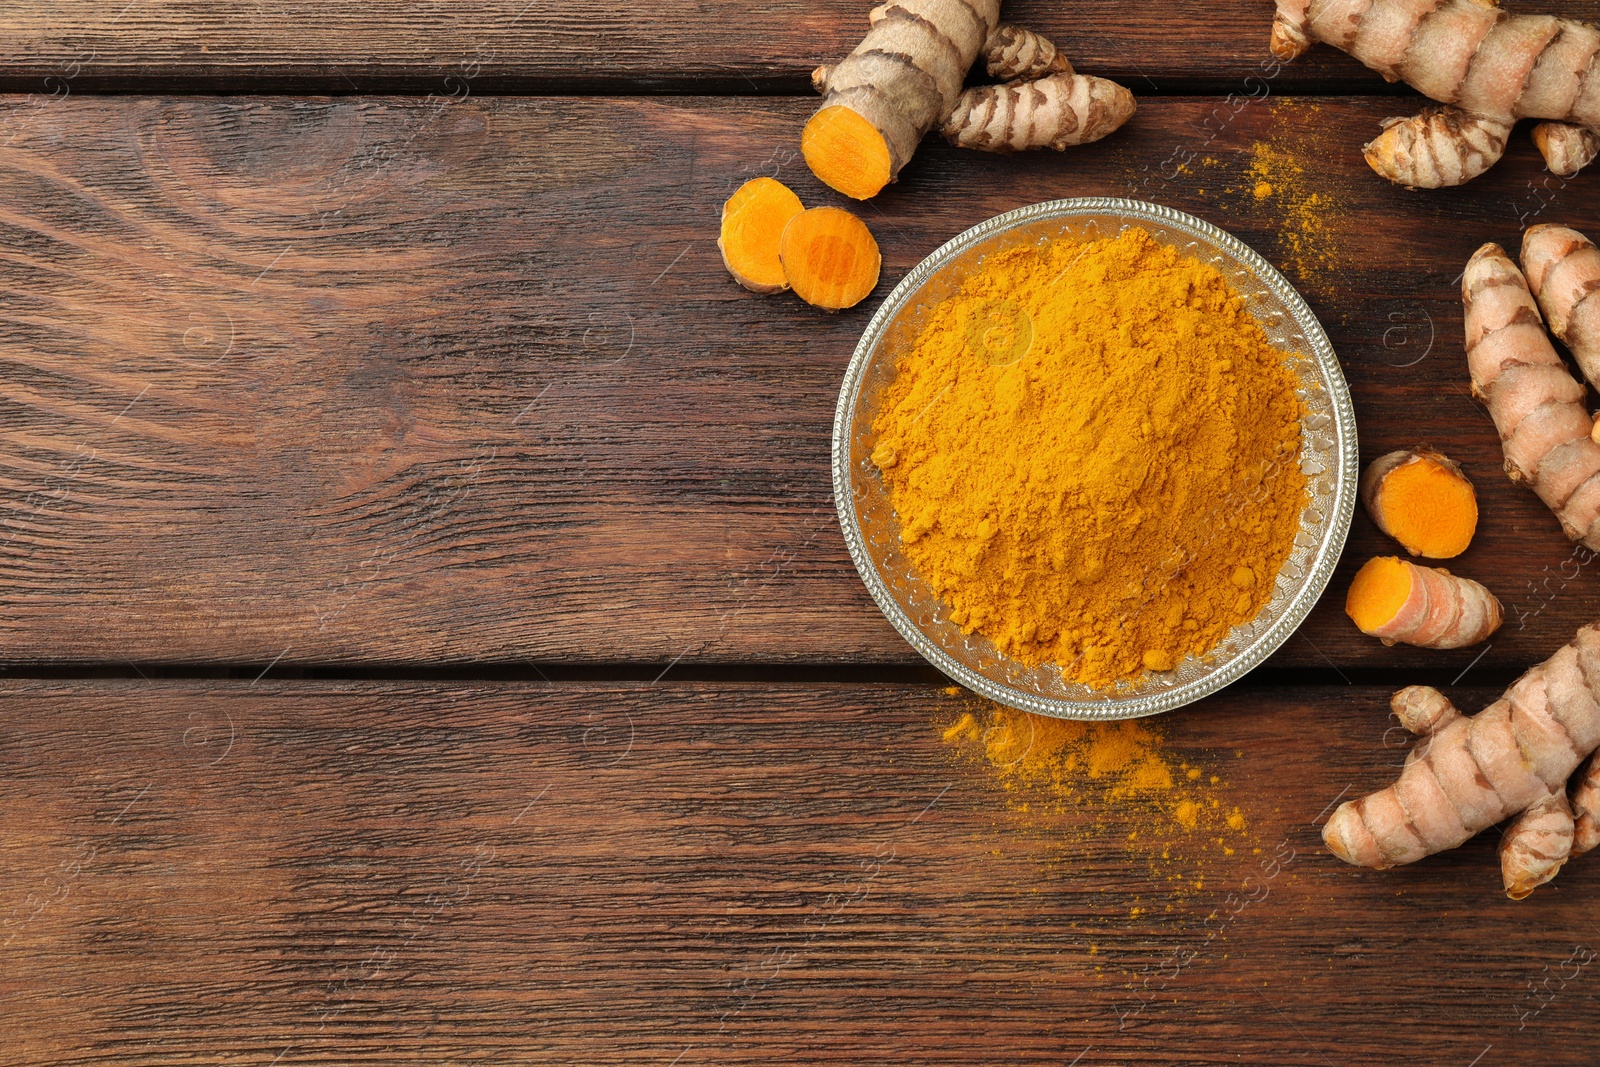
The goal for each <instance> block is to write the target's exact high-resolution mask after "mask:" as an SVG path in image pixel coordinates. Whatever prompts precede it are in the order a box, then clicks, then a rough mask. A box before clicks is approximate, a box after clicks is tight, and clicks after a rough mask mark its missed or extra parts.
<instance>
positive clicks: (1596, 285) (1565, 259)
mask: <svg viewBox="0 0 1600 1067" xmlns="http://www.w3.org/2000/svg"><path fill="white" fill-rule="evenodd" d="M1522 265H1523V267H1524V268H1525V269H1526V270H1527V272H1528V288H1529V290H1531V291H1532V293H1533V296H1534V299H1536V300H1537V301H1538V302H1539V310H1541V311H1543V312H1544V321H1545V323H1546V325H1548V326H1549V327H1550V332H1551V333H1553V334H1555V335H1556V337H1558V338H1559V339H1560V340H1561V341H1562V343H1564V344H1565V345H1566V346H1567V347H1568V348H1570V349H1572V356H1573V358H1574V359H1576V360H1577V361H1578V369H1579V370H1581V371H1583V376H1584V377H1585V378H1587V379H1589V381H1591V382H1600V298H1594V294H1595V292H1596V290H1600V249H1597V248H1595V246H1594V244H1593V243H1592V242H1591V241H1590V240H1589V239H1588V238H1587V237H1585V236H1584V235H1583V234H1581V233H1579V232H1578V231H1577V230H1573V229H1568V228H1567V227H1565V226H1554V225H1550V224H1548V223H1546V224H1543V225H1539V226H1533V227H1530V228H1529V230H1528V232H1527V233H1525V234H1523V235H1522Z"/></svg>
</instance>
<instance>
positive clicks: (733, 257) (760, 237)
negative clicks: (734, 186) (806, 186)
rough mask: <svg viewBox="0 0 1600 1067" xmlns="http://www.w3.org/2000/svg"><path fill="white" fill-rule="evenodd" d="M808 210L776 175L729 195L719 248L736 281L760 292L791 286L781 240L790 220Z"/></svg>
mask: <svg viewBox="0 0 1600 1067" xmlns="http://www.w3.org/2000/svg"><path fill="white" fill-rule="evenodd" d="M804 210H805V208H804V207H803V206H802V205H801V203H800V198H799V197H798V196H796V195H794V192H793V191H792V190H790V188H789V187H788V186H787V185H784V184H783V183H782V182H780V181H777V180H775V179H773V178H752V179H751V180H749V181H747V182H745V183H744V184H743V185H741V186H740V187H739V190H738V191H737V192H735V193H734V194H733V195H732V196H730V197H729V198H728V202H727V203H726V204H724V205H722V233H721V235H720V236H719V237H718V238H717V247H718V248H720V249H721V250H722V263H723V266H725V267H727V268H728V273H729V274H731V275H733V278H734V280H735V281H737V282H738V283H739V284H740V285H742V286H744V287H745V288H746V289H749V290H751V291H753V292H757V293H776V292H779V291H781V290H784V289H787V288H789V283H788V281H787V279H785V277H784V274H783V264H782V263H781V262H780V261H779V259H778V242H779V240H780V239H781V238H782V237H783V229H784V227H785V226H787V225H789V220H790V219H792V218H794V217H795V216H796V215H798V214H800V212H802V211H804Z"/></svg>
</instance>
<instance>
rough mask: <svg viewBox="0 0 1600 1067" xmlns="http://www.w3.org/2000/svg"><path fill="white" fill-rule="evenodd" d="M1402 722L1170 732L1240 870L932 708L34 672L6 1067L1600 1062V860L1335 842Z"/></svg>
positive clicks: (1258, 704) (1317, 719)
mask: <svg viewBox="0 0 1600 1067" xmlns="http://www.w3.org/2000/svg"><path fill="white" fill-rule="evenodd" d="M1383 695H1384V694H1383V693H1381V692H1379V691H1375V690H1373V689H1370V688H1350V687H1338V688H1333V689H1319V688H1300V689H1293V690H1259V689H1248V688H1242V689H1238V690H1236V691H1234V692H1232V693H1231V694H1229V695H1227V696H1224V697H1221V698H1218V699H1214V700H1212V701H1209V702H1208V703H1207V704H1206V706H1205V707H1204V708H1203V709H1200V710H1197V711H1196V712H1194V713H1191V714H1185V715H1178V716H1171V717H1170V718H1168V719H1167V720H1165V721H1163V723H1162V724H1161V729H1162V730H1163V732H1164V735H1165V736H1164V738H1163V739H1162V741H1161V744H1160V751H1161V752H1162V753H1164V754H1165V755H1166V757H1167V758H1168V759H1170V760H1172V761H1173V762H1174V764H1175V765H1176V764H1177V763H1178V761H1180V760H1181V761H1183V762H1185V763H1187V764H1189V765H1191V766H1194V767H1196V768H1198V769H1201V770H1202V771H1204V772H1205V774H1206V775H1208V776H1209V775H1211V774H1216V775H1218V776H1219V777H1220V778H1222V779H1223V782H1222V784H1219V785H1217V786H1213V787H1208V789H1209V791H1210V795H1211V796H1213V797H1215V798H1217V799H1218V800H1219V801H1220V803H1221V804H1222V805H1223V806H1224V807H1227V808H1232V807H1238V808H1239V809H1240V812H1241V814H1242V815H1243V816H1244V817H1245V819H1246V820H1247V828H1246V829H1245V830H1244V831H1243V832H1241V833H1239V834H1237V835H1230V836H1229V837H1228V838H1227V842H1228V844H1229V845H1230V846H1234V852H1233V854H1232V855H1226V854H1224V852H1223V851H1222V848H1221V847H1220V846H1219V845H1218V844H1216V843H1213V842H1212V841H1211V840H1209V839H1206V838H1205V837H1204V836H1203V835H1200V834H1191V833H1187V832H1185V831H1184V830H1183V829H1182V828H1181V827H1180V826H1179V825H1178V823H1176V822H1175V821H1174V820H1173V819H1172V818H1171V817H1170V815H1169V814H1168V812H1167V810H1164V809H1170V807H1171V805H1172V801H1173V799H1174V798H1173V797H1168V796H1165V795H1163V796H1158V797H1157V798H1155V799H1153V800H1137V799H1135V800H1123V801H1116V800H1112V799H1109V798H1107V797H1105V796H1103V795H1096V794H1093V793H1086V794H1084V797H1083V800H1084V801H1086V802H1083V803H1078V804H1073V805H1068V806H1066V807H1054V806H1052V805H1050V804H1049V803H1047V801H1048V796H1047V794H1045V793H1044V792H1043V791H1040V790H1034V791H1029V790H1023V791H1021V792H1007V791H1006V790H1005V789H1004V788H1002V787H1001V785H1000V784H999V783H998V781H997V780H996V778H995V776H994V774H993V772H992V771H991V770H990V769H989V767H988V766H987V765H986V764H984V763H982V762H980V761H976V760H973V759H971V758H970V757H969V756H965V755H963V754H962V753H961V752H960V751H959V750H957V749H952V748H951V747H950V746H948V745H946V744H945V743H944V742H943V741H942V740H941V739H940V730H941V728H942V727H943V726H944V725H946V724H947V723H949V722H950V721H952V720H953V719H955V718H956V717H957V716H958V715H959V714H960V713H961V712H962V711H963V710H964V709H966V708H967V707H969V706H970V704H969V702H968V701H967V700H966V699H964V698H960V697H949V696H946V695H944V694H943V693H942V692H941V690H939V689H938V688H936V687H934V686H895V685H869V686H841V685H805V686H765V685H763V686H748V685H728V686H718V685H709V686H708V685H674V684H670V683H664V684H662V685H659V686H649V685H632V686H617V685H554V686H542V685H535V686H528V685H522V684H513V685H406V684H393V683H373V682H364V683H294V682H291V683H279V682H274V681H272V680H270V679H268V680H264V681H262V682H260V683H258V684H255V685H251V684H250V683H248V682H237V683H231V684H221V683H218V684H213V685H209V686H206V687H204V688H196V687H194V686H193V685H191V684H189V683H181V682H173V683H159V682H158V683H144V682H140V681H138V680H134V681H132V682H99V683H75V682H69V683H59V682H58V683H37V682H36V683H19V682H13V683H7V684H5V685H4V686H0V742H3V743H0V816H3V819H4V823H5V826H6V834H5V840H4V844H3V846H0V882H3V884H4V887H5V896H4V897H3V898H0V923H3V926H0V930H3V931H4V933H3V934H0V943H3V944H4V946H5V947H4V948H3V949H0V952H3V953H4V957H3V958H4V959H5V961H6V963H5V966H4V967H3V968H0V1002H3V1003H4V1005H5V1018H6V1038H7V1040H6V1041H5V1042H4V1044H3V1045H0V1063H4V1064H8V1065H10V1064H18V1065H20V1064H30V1065H31V1064H43V1063H51V1064H60V1063H96V1064H119V1065H121V1064H127V1065H133V1064H178V1063H252V1064H267V1063H277V1064H279V1065H282V1067H288V1065H296V1064H316V1063H402V1062H406V1063H409V1062H423V1063H467V1062H480V1061H481V1062H491V1063H617V1064H621V1063H630V1064H633V1063H640V1064H647V1063H656V1064H669V1063H678V1064H680V1065H685V1064H704V1063H728V1064H755V1063H771V1062H775V1061H783V1062H790V1063H804V1064H812V1063H815V1064H822V1063H884V1064H902V1063H904V1064H913V1063H949V1064H972V1063H1019V1062H1020V1063H1039V1064H1045V1063H1051V1064H1066V1063H1072V1062H1077V1063H1079V1064H1081V1065H1084V1067H1089V1065H1097V1064H1110V1063H1161V1064H1211V1063H1260V1064H1275V1065H1282V1064H1308V1065H1311V1064H1339V1065H1343V1064H1388V1063H1397V1062H1407V1063H1409V1062H1419V1063H1422V1062H1426V1063H1446V1064H1462V1065H1465V1064H1469V1063H1473V1062H1477V1063H1478V1064H1480V1067H1491V1065H1495V1064H1529V1063H1542V1064H1549V1065H1557V1064H1560V1065H1565V1064H1573V1065H1580V1064H1583V1065H1587V1064H1591V1063H1593V1062H1594V1060H1593V1053H1594V1048H1595V1044H1594V1036H1593V1019H1594V1016H1595V1013H1596V1011H1600V983H1597V982H1596V979H1595V971H1594V967H1595V966H1596V965H1595V964H1594V963H1593V962H1592V960H1593V957H1594V951H1595V950H1594V946H1596V945H1597V943H1600V930H1597V929H1596V926H1595V920H1594V908H1593V906H1592V905H1593V900H1594V897H1595V894H1596V893H1600V865H1597V864H1596V863H1595V862H1594V860H1593V859H1590V860H1579V861H1575V862H1574V863H1573V864H1572V865H1571V866H1570V867H1569V869H1568V870H1567V871H1565V872H1563V874H1562V875H1561V878H1560V879H1559V880H1558V882H1557V883H1556V885H1555V886H1554V887H1552V888H1550V889H1546V890H1541V891H1540V892H1539V893H1537V894H1536V895H1535V896H1534V897H1532V898H1530V899H1529V900H1527V901H1524V902H1521V903H1513V902H1510V901H1508V900H1506V899H1505V897H1504V896H1503V895H1501V893H1500V892H1499V888H1498V876H1499V871H1498V865H1497V863H1496V860H1495V857H1494V853H1493V847H1492V846H1493V844H1494V841H1493V837H1494V835H1493V834H1489V835H1486V836H1485V838H1484V839H1481V840H1479V841H1475V842H1473V843H1472V844H1470V845H1468V846H1466V847H1464V848H1462V849H1459V850H1457V851H1456V852H1453V853H1451V854H1449V855H1446V856H1441V857H1437V858H1434V859H1431V860H1428V861H1426V862H1424V863H1421V864H1418V865H1416V866H1414V867H1410V868H1406V869H1403V870H1398V871H1389V872H1374V871H1364V870H1357V869H1355V868H1351V867H1347V866H1345V865H1344V864H1342V863H1340V862H1339V861H1338V860H1336V859H1333V858H1332V857H1331V856H1329V855H1328V854H1327V853H1326V852H1324V851H1323V850H1322V849H1321V847H1320V844H1319V842H1318V840H1317V836H1316V828H1315V825H1314V824H1315V823H1316V822H1317V821H1318V819H1319V817H1320V813H1321V811H1322V809H1324V808H1325V807H1326V806H1327V805H1328V804H1329V803H1330V802H1331V801H1333V800H1334V799H1335V798H1337V797H1338V796H1339V795H1340V794H1341V793H1345V792H1346V791H1355V790H1361V789H1366V788H1370V787H1373V786H1376V785H1378V784H1379V783H1381V782H1383V781H1385V780H1386V779H1387V778H1388V777H1389V776H1390V775H1392V774H1393V773H1394V771H1395V770H1396V768H1397V765H1398V762H1399V759H1400V753H1399V751H1398V750H1397V749H1395V748H1392V747H1391V748H1388V749H1386V748H1385V740H1386V738H1385V730H1386V727H1387V726H1389V725H1392V723H1386V721H1385V719H1384V717H1383V714H1382V712H1381V711H1377V710H1375V707H1376V706H1377V705H1378V704H1379V703H1380V702H1381V700H1382V698H1383ZM1456 695H1457V697H1458V698H1460V699H1461V700H1462V701H1463V703H1464V704H1467V706H1475V703H1474V702H1477V701H1482V700H1485V699H1488V697H1489V696H1490V694H1489V693H1488V692H1486V691H1482V690H1469V691H1464V692H1457V693H1456ZM1389 743H1390V744H1391V745H1392V744H1393V743H1394V742H1393V740H1392V739H1389ZM1030 803H1031V804H1032V805H1034V807H1033V808H1032V809H1031V810H1027V811H1024V810H1021V808H1022V806H1023V805H1025V804H1030ZM1130 838H1131V840H1130ZM1256 849H1260V850H1261V851H1260V852H1256V851H1255V850H1256ZM1475 1057H1477V1059H1476V1061H1475ZM1075 1058H1076V1059H1075Z"/></svg>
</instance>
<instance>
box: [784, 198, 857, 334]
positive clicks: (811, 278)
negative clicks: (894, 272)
mask: <svg viewBox="0 0 1600 1067" xmlns="http://www.w3.org/2000/svg"><path fill="white" fill-rule="evenodd" d="M778 254H779V258H780V259H781V260H782V261H783V273H784V275H785V277H787V278H788V280H789V285H790V286H791V287H792V288H793V289H794V291H795V295H796V296H798V297H799V298H800V299H802V300H804V301H805V302H806V303H808V304H813V305H815V306H816V307H819V308H825V309H826V310H828V311H838V310H840V309H841V308H847V307H854V306H855V305H857V304H859V303H861V301H863V300H865V299H866V298H867V294H869V293H871V292H872V290H873V289H874V288H876V287H877V284H878V269H879V267H881V266H882V264H883V257H882V256H881V255H879V254H878V242H877V241H875V240H873V238H872V231H871V230H869V229H867V224H866V223H864V222H862V221H861V220H860V219H858V218H856V217H855V216H854V215H852V214H850V212H848V211H846V210H844V209H843V208H837V207H814V208H812V209H811V210H809V211H802V212H801V213H800V214H798V215H796V216H795V217H794V218H792V219H790V220H789V225H788V226H786V227H784V230H783V240H782V241H781V242H780V243H779V253H778Z"/></svg>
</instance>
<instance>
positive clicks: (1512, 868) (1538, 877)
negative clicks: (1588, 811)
mask: <svg viewBox="0 0 1600 1067" xmlns="http://www.w3.org/2000/svg"><path fill="white" fill-rule="evenodd" d="M1572 833H1573V820H1572V808H1571V807H1570V806H1569V805H1568V803H1567V793H1566V790H1564V789H1554V790H1552V791H1551V792H1550V793H1549V795H1547V796H1546V797H1544V798H1543V799H1542V800H1539V801H1538V802H1536V803H1535V804H1533V805H1532V806H1531V807H1528V808H1526V809H1524V810H1523V812H1522V814H1521V815H1518V816H1517V817H1516V818H1515V819H1514V820H1512V822H1511V825H1510V826H1508V827H1506V833H1505V836H1504V837H1503V838H1501V839H1500V876H1501V880H1502V884H1504V886H1505V889H1506V896H1508V897H1510V898H1511V899H1512V900H1521V899H1522V898H1524V897H1526V896H1527V895H1528V894H1529V893H1532V892H1533V891H1534V890H1535V889H1537V888H1538V887H1539V886H1542V885H1544V884H1545V883H1546V882H1548V881H1550V879H1552V878H1554V877H1555V876H1556V874H1557V872H1559V871H1560V870H1561V867H1562V865H1563V864H1564V863H1566V862H1567V857H1568V856H1569V855H1570V854H1571V852H1572Z"/></svg>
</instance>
